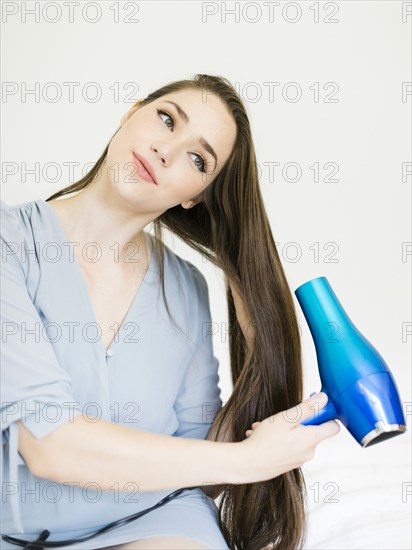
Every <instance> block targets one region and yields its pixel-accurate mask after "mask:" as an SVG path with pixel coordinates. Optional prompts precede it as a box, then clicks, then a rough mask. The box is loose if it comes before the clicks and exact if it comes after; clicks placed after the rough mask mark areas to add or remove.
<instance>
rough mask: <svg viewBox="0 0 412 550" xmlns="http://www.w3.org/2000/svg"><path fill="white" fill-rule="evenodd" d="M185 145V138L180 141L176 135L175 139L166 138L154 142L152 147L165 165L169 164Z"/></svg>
mask: <svg viewBox="0 0 412 550" xmlns="http://www.w3.org/2000/svg"><path fill="white" fill-rule="evenodd" d="M183 147H184V145H183V139H182V140H181V141H179V140H178V139H177V138H176V137H174V139H173V140H171V139H169V140H164V141H162V142H161V143H159V142H158V143H156V144H154V143H153V144H152V146H151V149H152V151H153V152H154V154H155V156H156V157H158V158H160V160H161V161H162V164H163V165H164V166H169V165H170V163H171V162H173V160H174V159H175V158H176V156H177V155H178V153H179V151H180V150H182V148H183Z"/></svg>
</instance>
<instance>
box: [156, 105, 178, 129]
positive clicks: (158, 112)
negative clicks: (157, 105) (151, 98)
mask: <svg viewBox="0 0 412 550" xmlns="http://www.w3.org/2000/svg"><path fill="white" fill-rule="evenodd" d="M157 114H158V115H159V116H160V115H166V116H167V118H168V119H169V120H171V121H172V123H173V126H169V125H168V124H166V126H167V127H168V128H173V127H174V125H175V121H174V120H173V117H172V116H170V115H169V113H166V112H165V111H161V110H160V109H157ZM160 118H161V117H160ZM162 120H163V119H162Z"/></svg>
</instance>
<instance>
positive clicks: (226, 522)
mask: <svg viewBox="0 0 412 550" xmlns="http://www.w3.org/2000/svg"><path fill="white" fill-rule="evenodd" d="M187 88H190V89H196V90H201V91H202V93H206V94H214V95H216V96H217V97H219V98H220V99H221V101H222V102H223V103H224V104H225V105H226V107H227V109H228V112H230V114H231V115H232V117H233V119H234V121H235V123H236V128H237V134H236V140H235V144H234V147H233V151H232V153H231V155H230V157H229V158H228V160H227V161H226V163H225V165H224V166H223V168H222V169H221V171H220V172H219V173H218V175H217V176H216V178H215V179H214V180H213V181H212V183H211V184H210V185H208V187H207V188H206V189H205V190H204V191H203V193H202V195H203V201H201V202H199V203H198V204H196V205H195V206H193V207H192V208H190V209H184V208H182V207H181V205H180V204H179V205H177V206H174V207H172V208H169V209H168V210H167V211H166V212H164V213H163V214H162V215H161V216H159V217H158V218H157V219H155V220H154V221H153V225H154V231H155V237H156V238H155V246H156V250H157V253H158V254H157V256H158V258H159V259H160V280H161V283H162V289H163V297H164V299H166V298H165V291H164V271H163V266H164V264H163V251H164V249H163V243H162V226H165V227H166V228H167V229H169V230H170V231H172V232H173V233H175V234H176V235H178V237H180V238H181V239H182V240H183V241H184V242H185V243H187V244H188V245H189V246H190V247H192V248H193V249H195V250H197V251H198V252H199V253H200V254H202V255H203V256H204V257H206V258H207V259H208V260H209V261H210V262H212V263H213V264H214V265H215V266H217V267H219V268H220V269H222V270H223V272H224V274H225V276H226V297H227V303H228V320H229V351H230V367H231V377H232V383H233V391H232V394H231V395H230V398H229V399H228V401H227V402H226V403H225V404H224V406H223V407H222V408H221V409H220V410H219V411H218V412H217V414H216V416H215V418H214V421H213V424H212V426H211V429H210V431H209V435H210V434H211V433H213V438H212V439H213V440H215V441H218V440H222V439H224V440H226V441H243V440H244V439H245V431H246V430H247V429H249V428H250V426H251V424H252V423H253V422H255V421H259V420H263V419H264V418H267V417H269V416H271V415H274V414H276V413H278V412H280V411H284V410H286V409H289V408H291V407H294V406H296V405H297V404H299V403H300V402H301V401H302V398H303V395H302V393H303V387H302V386H303V376H302V360H301V342H300V334H299V328H298V321H297V315H296V310H295V306H294V303H293V299H292V293H291V290H290V288H289V286H288V283H287V280H286V276H285V273H284V270H283V267H282V264H281V261H280V259H279V255H278V252H277V249H276V245H275V241H274V238H273V235H272V232H271V228H270V226H269V221H268V217H267V214H266V211H265V207H264V204H263V200H262V195H261V191H260V187H259V181H258V172H257V163H256V156H255V149H254V145H253V140H252V136H251V129H250V123H249V119H248V116H247V113H246V109H245V106H244V104H243V102H242V100H241V98H240V97H239V96H238V94H237V92H236V91H235V89H234V87H233V86H232V84H231V83H230V82H229V80H227V79H226V78H223V77H220V76H211V75H205V74H197V75H195V77H194V78H193V79H192V80H189V79H188V80H179V81H176V82H172V83H169V84H167V85H166V86H163V87H162V88H160V89H158V90H156V91H154V92H152V93H150V94H149V95H148V96H147V97H146V98H145V99H143V100H142V101H141V105H142V106H144V105H146V104H148V103H150V102H152V101H154V100H156V99H157V98H160V97H161V96H163V95H165V94H169V93H172V92H177V91H180V90H184V89H187ZM119 129H120V128H119ZM119 129H118V130H117V131H119ZM117 131H116V133H117ZM114 135H115V134H114ZM109 145H110V142H109V144H108V145H107V146H106V148H105V149H104V151H103V153H102V155H101V157H100V158H99V160H98V161H97V162H96V164H95V165H94V166H93V168H92V169H91V170H90V171H89V172H88V173H87V174H86V175H85V176H84V177H83V178H82V179H81V180H79V181H78V182H76V183H74V184H72V185H70V186H69V187H66V188H64V189H62V190H60V191H58V192H57V193H54V194H53V195H51V196H50V197H48V199H46V200H51V199H54V198H57V197H60V196H63V195H66V194H71V193H74V192H77V191H80V190H82V189H84V188H85V187H86V186H87V185H88V184H89V183H91V182H92V181H93V180H94V179H95V178H96V176H97V174H98V173H99V170H100V169H101V167H102V165H103V164H104V163H105V159H106V155H107V151H108V148H109ZM228 281H230V283H231V284H233V285H234V286H235V288H236V289H237V291H238V293H239V296H240V298H241V300H242V303H243V304H244V307H245V309H246V310H247V314H248V320H249V322H250V323H251V324H252V326H253V333H254V336H253V338H249V337H248V338H247V339H246V336H245V334H244V333H243V332H242V330H241V327H240V324H239V322H238V320H237V317H236V310H235V304H234V299H233V296H232V292H231V289H230V285H229V283H228ZM167 310H168V311H169V309H168V308H167ZM169 314H170V312H169ZM208 438H210V437H209V436H208ZM219 489H220V490H221V491H222V493H221V499H220V502H219V507H218V509H219V521H220V526H221V529H222V532H223V534H224V536H225V538H226V540H227V543H228V545H229V546H230V548H231V549H232V550H260V549H262V548H264V547H265V546H270V547H271V548H274V549H279V550H296V548H300V547H301V546H302V544H303V542H304V540H305V539H306V529H307V527H306V513H305V505H306V502H305V499H306V495H307V493H306V486H305V481H304V477H303V474H302V471H301V469H300V468H296V469H294V470H292V471H289V472H286V473H284V474H282V475H279V476H277V477H275V478H274V479H271V480H267V481H263V482H259V483H248V484H235V485H233V484H228V485H220V486H219Z"/></svg>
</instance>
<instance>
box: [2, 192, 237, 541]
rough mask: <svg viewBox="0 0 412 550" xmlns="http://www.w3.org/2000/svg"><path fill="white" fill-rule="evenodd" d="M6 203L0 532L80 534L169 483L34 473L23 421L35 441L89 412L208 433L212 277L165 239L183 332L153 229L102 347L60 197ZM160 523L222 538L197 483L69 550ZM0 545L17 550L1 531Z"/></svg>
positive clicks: (161, 528) (55, 536)
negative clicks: (137, 279) (136, 277)
mask: <svg viewBox="0 0 412 550" xmlns="http://www.w3.org/2000/svg"><path fill="white" fill-rule="evenodd" d="M0 205H1V253H2V264H1V327H2V345H1V429H2V438H3V445H2V467H1V472H2V492H3V499H2V518H1V533H2V534H7V535H10V536H14V537H17V538H22V539H27V540H34V539H36V538H37V536H38V535H39V534H40V532H41V531H43V530H44V529H48V530H49V531H50V532H51V535H50V537H49V539H48V540H49V541H57V540H66V539H73V538H76V537H79V536H84V535H88V534H90V533H92V532H94V531H96V530H97V529H100V528H102V527H104V526H105V525H107V524H108V523H111V522H113V521H115V520H117V519H121V518H124V517H126V516H129V515H131V514H134V513H136V512H138V511H140V510H143V509H146V508H149V507H150V506H153V505H154V504H156V503H157V502H159V501H160V500H161V499H162V498H163V497H164V496H166V495H168V494H170V493H171V492H172V491H173V490H174V489H170V490H166V491H143V492H142V491H139V487H138V480H130V484H129V485H128V486H126V487H121V486H115V485H114V486H113V489H112V490H102V489H101V488H100V486H99V484H98V482H97V480H92V479H91V480H90V484H89V486H88V487H87V488H86V487H79V484H76V482H73V484H66V483H65V484H60V483H56V482H53V481H51V480H47V479H43V478H39V477H36V476H34V475H33V474H31V472H30V470H29V469H28V467H27V465H26V463H25V461H24V459H23V457H22V455H20V453H19V452H18V432H17V427H16V421H17V420H21V421H22V422H23V423H24V425H25V427H26V428H27V429H28V430H29V431H30V432H31V433H32V434H33V435H34V436H35V437H37V438H42V437H44V436H46V435H47V434H49V433H50V432H52V431H53V430H55V429H56V428H57V427H59V426H60V425H61V424H63V423H64V422H67V421H70V420H72V419H73V417H74V416H76V415H79V414H82V413H83V414H85V415H88V416H97V417H98V418H102V419H104V420H106V421H111V422H116V423H119V424H122V425H125V426H127V427H129V428H131V429H134V428H137V429H140V430H145V431H150V432H157V433H161V434H167V435H171V436H176V437H189V438H198V439H204V438H205V437H206V435H207V433H208V431H209V428H210V426H211V424H212V421H213V418H214V416H215V414H216V412H217V411H218V410H219V408H220V407H221V406H222V401H221V398H220V393H221V391H220V388H219V385H218V384H219V375H218V366H219V363H218V360H217V358H216V357H215V356H214V354H213V344H212V336H211V334H212V332H213V331H212V330H211V328H212V327H211V325H212V321H211V315H210V306H209V294H208V286H207V282H206V279H205V277H204V276H203V275H202V273H201V272H200V271H199V270H198V269H197V268H196V267H195V266H194V265H193V264H192V263H191V262H189V261H188V260H184V259H183V258H181V257H180V256H178V255H177V254H175V253H173V252H172V250H171V249H170V248H169V247H168V246H166V245H165V248H166V253H165V291H166V296H167V298H168V304H169V307H170V309H171V314H172V316H173V318H174V319H175V320H176V322H177V324H178V326H179V327H181V329H182V330H183V333H182V332H181V331H179V330H178V329H177V328H176V327H175V326H174V325H173V324H172V322H171V320H170V319H169V317H168V314H167V311H166V308H165V306H164V301H163V297H162V293H161V287H160V278H159V271H158V267H159V264H158V259H157V255H156V249H155V246H154V242H155V241H154V236H152V235H150V234H149V233H147V235H149V236H150V240H151V243H152V253H151V258H150V264H149V267H148V270H147V272H146V275H145V277H144V279H143V281H142V283H141V285H140V287H139V289H138V291H137V293H136V295H135V297H134V300H133V302H132V304H131V307H130V309H129V311H128V313H127V315H126V318H125V320H124V322H123V324H122V325H121V327H120V330H119V332H118V333H117V335H116V336H115V338H114V341H113V342H112V344H111V346H110V348H109V350H108V351H107V352H105V350H104V346H103V342H102V340H101V338H100V331H99V327H98V325H97V323H96V321H95V317H94V313H93V309H92V305H91V300H90V296H89V293H88V290H87V286H86V283H85V279H84V277H83V275H82V272H81V270H80V266H79V265H78V263H77V262H76V260H75V259H74V256H73V246H74V243H69V240H68V238H67V236H66V234H65V232H64V230H63V228H62V226H61V224H60V222H59V220H58V218H57V216H56V213H55V211H54V209H53V207H52V206H51V205H49V204H48V203H47V202H46V201H45V200H43V199H37V200H33V201H29V202H26V203H21V204H18V205H13V206H11V205H7V204H6V203H5V202H4V201H0ZM108 284H110V281H108ZM115 291H116V289H115V288H114V289H113V292H115ZM185 334H186V336H185ZM81 464H82V457H81V455H79V468H81ZM182 468H184V462H182ZM204 483H205V484H207V483H208V480H207V479H205V480H204ZM176 489H178V487H176ZM161 534H169V535H181V536H187V537H191V538H193V539H195V540H198V541H200V542H203V544H205V545H209V547H210V548H213V549H220V548H223V549H228V546H227V544H226V542H225V540H224V538H223V536H222V534H221V531H220V528H219V524H218V515H217V508H216V504H215V502H214V500H213V499H211V498H209V497H208V496H207V495H206V494H205V493H204V492H203V491H202V490H201V489H193V490H186V491H185V492H184V493H183V494H182V495H180V496H178V497H177V498H176V499H173V500H172V501H170V502H168V503H167V504H165V505H164V506H161V507H160V508H158V509H156V510H153V511H151V512H150V513H147V514H145V515H144V516H143V517H141V518H139V519H137V520H135V521H132V522H130V523H128V524H127V525H123V526H121V527H117V528H115V529H113V530H111V531H108V532H106V533H104V534H102V535H99V536H98V537H95V538H93V539H91V540H90V541H87V542H83V543H76V544H75V545H70V546H69V545H65V546H63V547H61V548H71V549H74V548H75V549H76V550H77V549H79V550H80V549H86V548H87V549H93V548H104V547H106V546H111V545H115V544H121V543H125V542H130V541H133V540H137V539H141V538H146V537H150V536H156V535H161ZM0 546H1V548H2V549H3V548H17V546H15V545H14V544H11V543H7V542H5V541H4V540H2V541H1V543H0Z"/></svg>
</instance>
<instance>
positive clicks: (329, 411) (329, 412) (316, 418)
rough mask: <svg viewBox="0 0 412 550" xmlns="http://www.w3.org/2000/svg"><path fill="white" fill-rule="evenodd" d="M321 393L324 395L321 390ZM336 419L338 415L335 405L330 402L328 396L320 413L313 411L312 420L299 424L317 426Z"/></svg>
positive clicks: (308, 419)
mask: <svg viewBox="0 0 412 550" xmlns="http://www.w3.org/2000/svg"><path fill="white" fill-rule="evenodd" d="M321 391H322V392H323V393H326V392H325V391H324V390H321ZM336 418H338V413H337V411H336V408H335V405H334V404H333V402H332V401H331V400H330V398H329V396H328V402H327V404H326V405H325V406H324V407H323V409H321V410H320V411H316V410H315V411H314V414H313V418H307V419H306V420H304V421H303V422H301V424H302V425H303V426H318V425H319V424H323V423H324V422H328V421H329V420H335V419H336Z"/></svg>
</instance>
